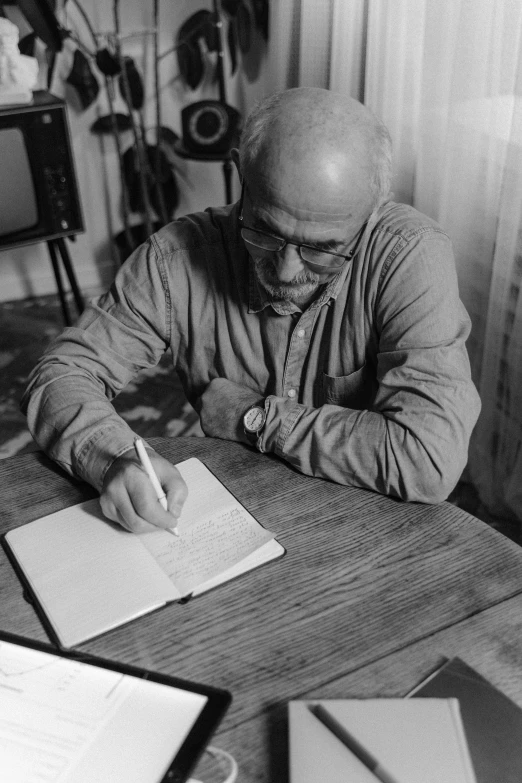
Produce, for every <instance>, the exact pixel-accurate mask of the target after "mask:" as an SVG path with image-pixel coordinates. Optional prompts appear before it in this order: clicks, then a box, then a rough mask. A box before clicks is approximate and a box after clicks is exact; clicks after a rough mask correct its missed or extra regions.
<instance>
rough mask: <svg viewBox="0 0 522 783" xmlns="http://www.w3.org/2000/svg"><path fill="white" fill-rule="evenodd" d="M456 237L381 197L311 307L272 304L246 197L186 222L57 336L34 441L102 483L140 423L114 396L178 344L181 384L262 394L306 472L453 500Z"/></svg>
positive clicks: (280, 442)
mask: <svg viewBox="0 0 522 783" xmlns="http://www.w3.org/2000/svg"><path fill="white" fill-rule="evenodd" d="M469 331H470V320H469V317H468V315H467V313H466V311H465V309H464V306H463V305H462V303H461V301H460V299H459V295H458V285H457V277H456V272H455V265H454V260H453V254H452V249H451V244H450V241H449V239H448V237H447V236H446V235H445V234H444V232H443V231H442V230H441V229H440V227H439V226H437V224H436V223H434V222H433V221H431V220H430V219H429V218H427V217H425V216H424V215H421V214H420V213H418V212H417V211H416V210H414V209H413V208H411V207H409V206H406V205H403V204H395V203H393V202H388V203H386V204H385V205H384V206H383V207H381V209H380V210H379V212H378V213H377V214H376V215H374V217H373V218H372V219H371V221H370V222H369V224H368V226H367V228H366V230H365V233H364V235H363V237H362V242H361V245H360V249H359V252H358V254H357V255H356V257H355V258H354V260H353V261H352V262H348V264H346V265H345V266H344V267H343V269H342V270H341V271H340V272H339V274H338V275H337V276H336V277H335V278H333V279H332V280H331V281H330V282H329V283H328V284H327V285H326V286H324V288H323V289H322V290H321V292H320V294H319V296H318V298H317V299H316V300H315V301H313V302H312V304H310V305H309V306H308V307H307V308H306V309H305V310H304V311H303V312H301V310H300V309H299V308H298V307H297V306H295V305H292V304H289V303H281V302H279V303H271V301H270V299H269V297H268V295H267V294H266V293H265V292H264V290H262V289H261V288H260V286H259V285H258V283H257V279H256V277H255V275H254V273H253V268H252V262H251V260H250V259H249V256H248V254H247V251H246V248H245V246H244V243H243V241H242V239H241V236H240V234H239V229H238V222H237V205H233V206H231V207H225V208H222V209H208V210H206V211H205V212H203V213H197V214H192V215H187V216H185V217H182V218H180V219H179V220H176V221H175V222H173V223H171V224H170V225H168V226H166V227H165V228H163V229H161V230H160V231H159V232H158V233H157V234H155V235H153V236H152V237H150V239H149V240H148V241H147V242H146V243H145V244H144V245H142V246H141V247H140V248H138V249H137V250H136V251H135V252H134V253H133V255H132V256H131V257H130V258H129V259H128V260H127V262H126V263H125V264H124V265H123V266H122V267H121V269H120V270H119V272H118V274H117V276H116V278H115V280H114V283H113V284H112V286H111V288H110V290H109V291H108V292H107V293H106V294H105V295H103V296H102V297H101V298H100V299H99V300H98V301H97V302H94V301H93V302H92V303H90V304H89V305H88V307H87V308H86V310H85V312H84V313H83V314H82V316H81V317H80V318H79V320H78V321H77V323H76V324H75V325H74V326H73V327H70V328H67V329H65V330H64V331H63V333H62V334H61V335H60V336H59V337H58V338H57V339H56V340H55V341H54V343H53V344H52V345H51V346H50V348H49V349H48V351H47V352H46V354H45V355H44V357H43V358H42V359H41V361H40V362H39V364H38V365H37V367H36V368H35V369H34V371H33V373H32V376H31V379H30V383H29V386H28V388H27V390H26V392H25V395H24V398H23V401H22V407H23V409H24V410H25V411H26V413H27V416H28V422H29V426H30V429H31V431H32V433H33V436H34V438H35V440H36V441H37V443H38V444H39V445H40V446H41V448H42V449H43V450H44V451H45V452H46V453H47V454H48V455H49V456H50V457H52V458H53V459H54V460H56V461H57V462H58V463H59V464H60V465H61V466H62V467H63V468H65V470H67V471H68V472H69V473H71V474H73V475H77V476H79V477H80V478H83V479H85V480H86V481H88V482H90V483H91V484H92V485H93V486H94V487H96V488H97V489H101V487H102V483H103V479H104V476H105V473H106V471H107V469H108V467H109V466H110V465H111V463H112V462H113V461H114V459H115V458H116V457H118V456H120V455H121V454H122V453H123V452H125V451H127V450H128V449H129V448H131V447H132V444H133V439H134V433H133V432H132V430H131V429H130V427H129V426H128V425H127V424H126V423H125V422H124V421H123V420H122V419H121V418H120V417H119V416H118V415H117V414H116V412H115V411H114V409H113V407H112V405H111V403H110V400H112V399H113V398H114V396H115V395H116V394H118V392H119V391H121V390H122V389H123V388H124V387H125V386H126V385H127V384H128V383H129V381H131V379H132V378H133V377H134V376H135V375H136V373H137V372H138V371H140V370H142V369H143V368H146V367H151V366H154V365H155V364H157V362H158V361H159V359H160V358H161V356H162V355H163V353H164V352H165V351H166V350H167V349H170V350H171V352H172V362H173V366H174V368H175V369H176V371H177V373H178V375H179V377H180V379H181V382H182V384H183V388H184V390H185V393H186V396H187V398H188V400H189V401H190V403H191V404H192V405H193V406H194V407H195V408H196V410H197V409H198V404H199V398H200V396H201V394H202V393H203V391H204V390H205V388H206V386H207V385H208V383H209V382H210V381H211V380H212V379H213V378H217V377H221V378H227V379H229V380H230V381H234V382H235V383H238V384H241V385H242V386H245V387H248V388H249V389H252V390H253V391H255V392H257V393H258V394H259V397H260V398H261V397H262V398H266V403H265V405H266V410H267V421H266V426H265V428H264V430H263V433H262V435H261V436H260V437H259V439H258V443H257V447H258V449H259V450H260V451H261V452H273V453H275V454H276V455H278V456H279V457H280V458H282V459H283V460H286V461H287V462H289V463H291V464H292V465H293V466H294V467H295V468H297V470H299V471H301V472H302V473H305V474H307V475H310V476H318V477H321V478H325V479H330V480H332V481H335V482H337V483H340V484H349V485H352V486H356V487H363V488H366V489H370V490H375V491H377V492H381V493H384V494H387V495H392V496H395V497H399V498H403V499H405V500H416V501H422V502H438V501H441V500H443V499H444V498H446V497H447V495H448V494H449V492H450V491H451V490H452V488H453V487H454V485H455V483H456V482H457V480H458V478H459V476H460V474H461V472H462V470H463V468H464V466H465V463H466V460H467V448H468V441H469V436H470V434H471V430H472V428H473V426H474V424H475V422H476V419H477V417H478V414H479V410H480V401H479V397H478V394H477V392H476V389H475V387H474V386H473V384H472V382H471V377H470V368H469V362H468V356H467V352H466V348H465V340H466V338H467V336H468V334H469Z"/></svg>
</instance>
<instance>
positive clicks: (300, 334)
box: [297, 329, 305, 337]
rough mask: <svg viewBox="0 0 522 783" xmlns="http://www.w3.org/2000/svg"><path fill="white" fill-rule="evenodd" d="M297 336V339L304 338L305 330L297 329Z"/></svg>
mask: <svg viewBox="0 0 522 783" xmlns="http://www.w3.org/2000/svg"><path fill="white" fill-rule="evenodd" d="M297 336H298V337H304V336H305V330H304V329H299V331H298V332H297Z"/></svg>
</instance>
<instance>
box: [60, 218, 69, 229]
mask: <svg viewBox="0 0 522 783" xmlns="http://www.w3.org/2000/svg"><path fill="white" fill-rule="evenodd" d="M60 225H61V227H62V228H63V229H66V228H69V224H68V222H67V221H66V220H60Z"/></svg>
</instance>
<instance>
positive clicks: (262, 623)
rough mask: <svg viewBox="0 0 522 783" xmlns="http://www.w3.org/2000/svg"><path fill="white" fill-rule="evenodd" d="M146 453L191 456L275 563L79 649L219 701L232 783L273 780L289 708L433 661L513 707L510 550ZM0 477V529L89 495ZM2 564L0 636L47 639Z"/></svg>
mask: <svg viewBox="0 0 522 783" xmlns="http://www.w3.org/2000/svg"><path fill="white" fill-rule="evenodd" d="M151 443H152V445H154V447H155V448H156V449H157V451H158V452H160V453H161V454H163V456H165V457H167V458H168V459H170V460H172V461H173V462H177V461H180V460H182V459H186V458H187V457H189V456H196V457H199V458H200V459H202V460H203V461H204V462H205V463H206V464H207V465H208V466H209V468H210V469H211V470H213V471H214V473H216V475H217V476H218V477H219V478H220V479H221V480H222V481H223V482H224V483H225V484H226V485H227V486H228V487H229V489H230V490H231V491H232V492H233V493H234V494H235V495H236V496H237V497H238V498H239V500H240V501H241V502H242V503H244V505H245V506H246V507H247V508H248V509H249V510H250V511H251V512H252V513H253V514H254V516H255V517H256V518H257V519H258V520H259V521H260V522H261V523H262V524H263V525H265V526H266V527H268V528H269V529H271V530H273V531H274V532H275V534H276V537H277V539H278V540H279V541H280V542H281V543H282V544H283V546H284V547H285V548H286V550H287V554H286V556H285V557H284V558H283V559H280V560H276V561H273V562H271V563H269V564H267V565H265V566H263V567H262V568H260V569H258V570H256V571H252V572H250V573H248V574H247V575H245V576H243V577H241V579H238V580H236V581H233V582H230V583H228V584H226V585H223V586H221V587H220V588H219V589H217V590H214V591H212V592H210V593H208V594H206V595H203V596H200V597H198V598H197V599H194V600H193V601H191V602H189V603H187V604H184V605H179V604H175V605H170V606H168V607H166V608H165V609H163V610H162V611H161V612H156V613H154V614H151V615H149V616H147V617H144V618H141V619H139V620H137V621H135V622H133V623H131V624H129V625H127V626H125V627H123V628H119V629H117V630H115V631H112V632H110V633H108V634H106V635H104V636H103V637H100V638H98V639H95V640H93V641H91V642H89V643H86V644H84V645H83V646H82V649H83V650H86V651H89V652H92V653H94V654H97V655H102V656H104V657H106V658H112V659H116V660H120V661H124V662H126V663H134V664H138V665H141V666H145V667H148V668H152V669H155V670H158V671H163V672H167V673H169V674H173V675H178V676H180V677H185V678H188V679H193V680H196V681H200V682H204V683H208V684H212V685H216V686H220V687H223V688H227V689H229V690H230V691H231V692H232V694H233V703H232V706H231V708H230V710H229V712H228V714H227V716H226V718H225V720H224V721H223V723H222V724H221V729H220V731H219V733H218V734H217V735H216V737H215V743H214V744H216V745H218V746H220V747H222V748H224V749H225V750H228V751H229V752H230V753H232V754H233V755H234V756H235V757H236V759H237V760H238V762H239V765H240V778H239V780H240V781H242V782H243V781H246V782H247V783H248V782H249V781H270V782H271V783H279V782H282V781H286V780H287V745H286V741H287V740H286V732H287V723H286V703H287V701H288V700H289V699H292V698H303V697H324V698H333V697H337V698H340V697H354V696H402V695H404V694H405V693H406V692H407V691H408V690H409V689H410V688H411V687H413V685H414V684H415V683H416V682H418V681H419V680H420V679H422V678H423V677H424V676H425V675H426V674H428V673H429V672H430V671H431V670H432V669H433V668H435V666H436V665H437V664H439V663H440V662H441V660H442V658H443V657H444V656H447V657H450V656H452V655H460V656H461V657H462V658H463V659H464V660H466V661H467V662H468V663H469V664H470V665H471V666H473V667H475V668H476V669H477V670H478V671H479V672H480V673H482V674H483V675H484V676H485V677H487V678H488V679H489V680H490V681H491V682H493V683H494V684H496V685H497V686H499V687H500V688H501V689H502V690H503V691H504V692H505V693H506V694H507V695H508V696H510V697H511V698H513V699H514V700H515V701H516V702H518V703H519V704H520V705H521V706H522V677H521V673H522V548H520V547H519V546H518V545H516V544H514V543H513V542H512V541H510V540H509V539H507V538H505V537H504V536H502V535H501V534H500V533H497V532H496V531H494V530H492V529H491V528H489V527H488V526H487V525H486V524H484V523H483V522H480V521H479V520H477V519H475V518H474V517H472V516H470V515H469V514H467V513H465V512H464V511H462V510H460V509H458V508H456V507H455V506H452V505H450V504H448V503H442V504H440V505H437V506H425V505H420V504H408V503H402V502H398V501H394V500H392V499H389V498H385V497H381V496H379V495H376V494H374V493H370V492H365V491H363V490H358V489H352V488H350V487H340V486H337V485H335V484H332V483H330V482H327V481H322V480H319V479H311V478H307V477H305V476H302V475H300V474H299V473H297V472H296V471H294V470H293V469H292V468H291V467H289V466H288V465H286V464H285V463H283V462H281V461H280V460H278V459H276V458H273V457H271V456H266V455H260V454H258V453H256V452H254V451H253V450H251V449H249V448H248V447H246V446H242V445H239V444H234V443H227V442H225V441H219V440H213V439H210V438H201V439H200V438H177V439H162V438H159V439H152V440H151ZM0 479H1V484H2V499H1V501H0V532H5V531H6V530H8V529H9V528H11V527H15V526H17V525H21V524H24V523H25V522H29V521H30V520H32V519H35V518H37V517H40V516H43V515H44V514H48V513H51V512H53V511H57V510H59V509H61V508H64V507H67V506H69V505H72V504H74V503H78V502H80V501H81V500H84V499H86V498H89V497H93V496H94V494H95V493H94V490H92V489H91V488H90V487H88V486H87V485H85V484H83V483H81V482H77V481H75V480H73V479H71V478H69V477H68V476H66V475H65V474H64V473H62V471H61V470H60V469H59V468H57V467H56V466H54V465H52V463H50V462H49V461H48V460H47V458H45V457H44V456H43V455H41V454H39V453H37V454H28V455H25V456H21V457H15V458H12V459H7V460H3V461H1V462H0ZM0 557H1V559H0V628H2V630H5V631H10V632H13V633H18V634H21V635H24V636H27V637H30V638H32V639H40V640H45V639H46V635H45V632H44V630H43V628H42V626H41V624H40V622H39V620H38V618H37V616H36V614H35V613H34V610H33V609H32V607H31V606H30V605H29V604H27V603H26V602H25V601H24V599H23V596H22V590H21V587H20V584H19V582H18V579H17V578H16V576H15V574H14V572H13V571H12V568H11V565H10V564H9V562H8V561H7V559H6V557H5V554H4V553H3V551H2V552H1V553H0ZM505 783H509V782H508V781H505ZM513 783H515V782H514V781H513ZM517 783H520V782H519V781H517Z"/></svg>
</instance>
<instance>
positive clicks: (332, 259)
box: [239, 185, 366, 272]
mask: <svg viewBox="0 0 522 783" xmlns="http://www.w3.org/2000/svg"><path fill="white" fill-rule="evenodd" d="M244 194H245V186H244V185H243V187H242V188H241V198H240V201H239V220H240V221H241V224H242V227H241V236H242V237H243V239H244V240H245V242H246V243H247V244H248V245H253V246H254V247H257V248H259V249H260V250H268V251H269V252H272V253H279V252H281V250H283V249H284V248H285V247H286V246H287V245H295V247H297V249H298V250H299V255H300V257H301V259H302V260H303V261H304V262H305V264H306V265H307V266H309V267H312V271H314V270H313V267H314V266H317V267H319V269H318V270H317V271H319V272H324V271H325V269H333V270H336V271H337V270H339V269H340V268H341V267H342V266H343V265H344V264H345V263H346V261H349V260H350V259H352V258H353V257H354V256H355V254H356V253H357V251H358V249H359V241H360V238H361V236H362V234H363V231H364V229H365V228H366V223H364V224H363V226H362V227H361V228H360V230H359V231H358V232H357V235H356V236H355V237H354V240H355V246H354V248H353V250H350V252H349V253H346V254H344V255H343V254H341V253H334V252H332V251H330V250H321V249H320V248H317V247H314V246H313V245H307V244H298V243H297V242H290V240H288V239H283V238H282V237H277V236H274V235H273V234H270V233H269V232H268V231H262V230H261V229H259V228H251V227H250V226H246V225H245V224H244V223H243V199H244Z"/></svg>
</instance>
